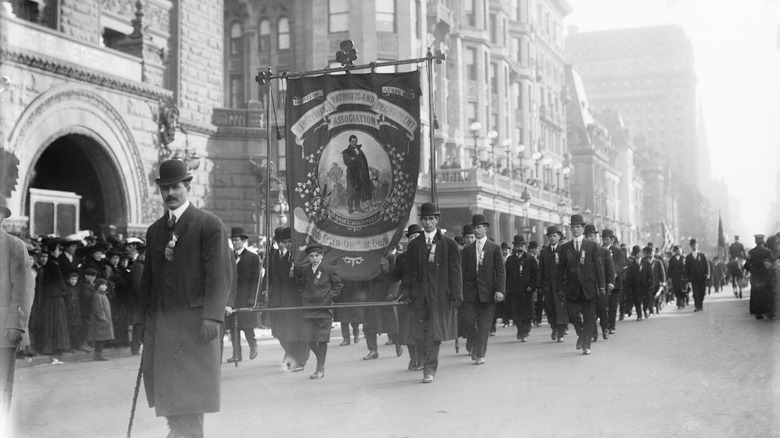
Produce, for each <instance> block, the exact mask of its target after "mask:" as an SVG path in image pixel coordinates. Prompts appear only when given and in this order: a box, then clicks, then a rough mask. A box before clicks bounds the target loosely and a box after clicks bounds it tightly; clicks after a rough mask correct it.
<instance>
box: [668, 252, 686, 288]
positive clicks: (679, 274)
mask: <svg viewBox="0 0 780 438" xmlns="http://www.w3.org/2000/svg"><path fill="white" fill-rule="evenodd" d="M669 278H670V279H671V280H672V283H674V284H675V288H676V287H677V286H676V284H677V283H679V284H680V285H681V286H682V284H683V283H684V282H685V258H684V257H683V256H680V257H677V256H672V258H670V259H669Z"/></svg>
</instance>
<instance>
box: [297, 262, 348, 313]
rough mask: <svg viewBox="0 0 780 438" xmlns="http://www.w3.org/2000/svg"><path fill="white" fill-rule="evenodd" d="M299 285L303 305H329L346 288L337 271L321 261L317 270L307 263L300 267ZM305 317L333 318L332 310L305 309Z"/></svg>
mask: <svg viewBox="0 0 780 438" xmlns="http://www.w3.org/2000/svg"><path fill="white" fill-rule="evenodd" d="M298 287H299V288H300V291H301V299H302V301H303V307H307V306H327V305H329V304H332V303H333V301H335V300H336V297H338V296H339V294H340V293H341V289H343V288H344V283H342V282H341V279H340V278H339V276H338V274H336V271H334V270H333V268H331V267H330V266H325V265H324V264H322V263H320V265H319V266H318V267H317V270H316V271H312V269H311V265H309V264H307V265H304V266H302V267H300V268H298ZM303 317H304V318H332V317H333V311H332V310H304V312H303Z"/></svg>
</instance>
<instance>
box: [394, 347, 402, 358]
mask: <svg viewBox="0 0 780 438" xmlns="http://www.w3.org/2000/svg"><path fill="white" fill-rule="evenodd" d="M402 354H404V346H403V345H401V344H395V355H396V356H398V357H401V355H402Z"/></svg>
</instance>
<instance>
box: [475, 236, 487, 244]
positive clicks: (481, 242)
mask: <svg viewBox="0 0 780 438" xmlns="http://www.w3.org/2000/svg"><path fill="white" fill-rule="evenodd" d="M477 242H479V243H480V245H482V246H485V242H487V236H485V237H483V238H481V239H477Z"/></svg>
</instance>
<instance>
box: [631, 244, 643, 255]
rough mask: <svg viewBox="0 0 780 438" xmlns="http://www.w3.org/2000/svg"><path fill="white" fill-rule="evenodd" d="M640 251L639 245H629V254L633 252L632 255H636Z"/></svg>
mask: <svg viewBox="0 0 780 438" xmlns="http://www.w3.org/2000/svg"><path fill="white" fill-rule="evenodd" d="M641 251H642V250H641V249H640V248H639V245H634V246H632V247H631V254H633V255H637V254H639V253H640V252H641Z"/></svg>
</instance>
